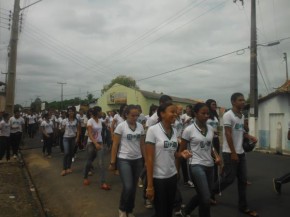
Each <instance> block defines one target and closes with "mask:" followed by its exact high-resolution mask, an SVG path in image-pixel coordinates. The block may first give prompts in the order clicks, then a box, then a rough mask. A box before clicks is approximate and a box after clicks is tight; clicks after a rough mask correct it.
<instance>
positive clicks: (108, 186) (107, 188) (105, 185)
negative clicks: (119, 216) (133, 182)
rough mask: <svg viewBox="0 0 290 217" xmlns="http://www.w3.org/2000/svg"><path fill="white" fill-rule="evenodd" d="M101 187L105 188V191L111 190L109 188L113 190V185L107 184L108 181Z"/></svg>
mask: <svg viewBox="0 0 290 217" xmlns="http://www.w3.org/2000/svg"><path fill="white" fill-rule="evenodd" d="M101 189H103V190H105V191H109V190H111V186H110V185H108V184H106V183H103V184H102V185H101Z"/></svg>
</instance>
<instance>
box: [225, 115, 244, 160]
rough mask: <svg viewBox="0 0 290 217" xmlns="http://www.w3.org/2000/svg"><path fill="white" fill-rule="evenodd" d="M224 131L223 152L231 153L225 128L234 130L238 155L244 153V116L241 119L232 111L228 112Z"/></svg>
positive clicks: (233, 134) (234, 142) (234, 141)
mask: <svg viewBox="0 0 290 217" xmlns="http://www.w3.org/2000/svg"><path fill="white" fill-rule="evenodd" d="M223 122H224V130H223V138H224V139H223V152H226V153H231V150H230V148H229V145H228V141H227V139H226V136H225V127H230V128H231V129H232V137H233V138H232V139H233V145H234V147H235V150H236V153H237V154H242V153H244V149H243V139H244V115H242V117H241V118H239V117H238V116H237V115H236V114H235V113H234V112H233V111H232V110H229V111H227V112H226V113H225V114H224V116H223Z"/></svg>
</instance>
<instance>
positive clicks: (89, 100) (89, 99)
mask: <svg viewBox="0 0 290 217" xmlns="http://www.w3.org/2000/svg"><path fill="white" fill-rule="evenodd" d="M87 98H88V103H90V102H91V101H93V98H94V96H93V94H91V93H88V94H87Z"/></svg>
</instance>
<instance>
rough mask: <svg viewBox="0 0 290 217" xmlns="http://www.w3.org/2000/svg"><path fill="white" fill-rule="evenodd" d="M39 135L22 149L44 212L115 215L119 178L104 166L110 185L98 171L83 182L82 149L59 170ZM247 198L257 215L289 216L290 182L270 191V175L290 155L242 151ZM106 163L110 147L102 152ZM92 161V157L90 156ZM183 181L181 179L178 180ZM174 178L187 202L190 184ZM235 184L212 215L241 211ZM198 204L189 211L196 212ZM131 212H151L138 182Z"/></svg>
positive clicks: (146, 216) (233, 216)
mask: <svg viewBox="0 0 290 217" xmlns="http://www.w3.org/2000/svg"><path fill="white" fill-rule="evenodd" d="M41 145H42V144H41V141H40V139H39V138H35V139H26V142H25V146H24V147H23V149H24V150H22V154H23V156H24V160H25V162H26V165H27V167H28V169H29V172H30V174H31V177H32V180H33V183H34V185H35V187H36V189H37V192H38V194H39V196H40V198H41V202H42V205H43V207H44V208H45V211H46V213H47V216H51V217H54V216H55V217H117V216H118V204H119V198H120V192H121V184H120V178H119V177H118V176H116V175H114V174H112V173H110V172H107V177H108V182H109V183H110V184H111V185H112V190H111V191H104V190H101V189H100V188H99V183H98V176H97V174H94V175H93V176H91V177H90V180H91V185H90V186H83V184H82V181H83V178H82V171H83V167H84V164H85V160H86V153H85V151H82V152H79V153H78V155H77V159H76V161H75V162H74V163H73V166H72V169H73V173H72V174H70V175H67V176H64V177H62V176H60V172H61V170H62V158H63V155H62V154H61V153H60V150H59V148H58V147H54V148H53V154H52V158H51V159H48V158H45V157H43V156H42V150H41V148H40V147H41ZM247 160H248V180H249V181H250V182H252V185H250V186H249V187H248V203H249V206H250V208H254V209H255V210H257V211H258V213H259V214H260V216H262V217H274V216H279V217H284V216H285V217H286V216H289V207H290V204H289V202H290V184H286V185H283V187H282V194H281V195H277V194H276V193H275V192H274V191H273V186H272V178H273V177H278V176H281V175H283V174H284V173H286V172H289V171H290V157H288V156H281V155H274V154H265V153H260V152H252V153H249V154H247ZM106 162H107V165H109V153H108V154H107V156H106ZM94 164H95V165H96V162H94ZM181 183H182V182H181ZM181 183H180V184H179V186H180V189H181V192H182V195H183V201H184V203H186V202H187V201H188V200H189V198H190V197H191V196H192V195H194V194H195V190H194V189H193V188H188V187H185V186H183V185H182V184H181ZM237 199H238V197H237V184H236V183H234V184H233V185H232V186H230V187H229V188H228V189H226V190H225V191H224V192H222V196H221V197H219V196H217V200H218V205H217V206H214V207H212V211H211V212H212V217H239V216H246V215H244V214H241V213H239V212H238V208H237ZM197 211H198V210H195V211H194V212H193V213H192V216H198V212H197ZM134 214H135V215H136V217H151V216H152V215H153V214H154V212H153V210H152V209H146V208H145V207H144V201H143V198H142V190H141V188H138V192H137V196H136V205H135V210H134Z"/></svg>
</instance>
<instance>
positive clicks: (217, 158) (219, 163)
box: [214, 156, 222, 165]
mask: <svg viewBox="0 0 290 217" xmlns="http://www.w3.org/2000/svg"><path fill="white" fill-rule="evenodd" d="M214 161H215V163H216V165H221V163H222V159H221V157H220V156H216V157H215V160H214Z"/></svg>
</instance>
